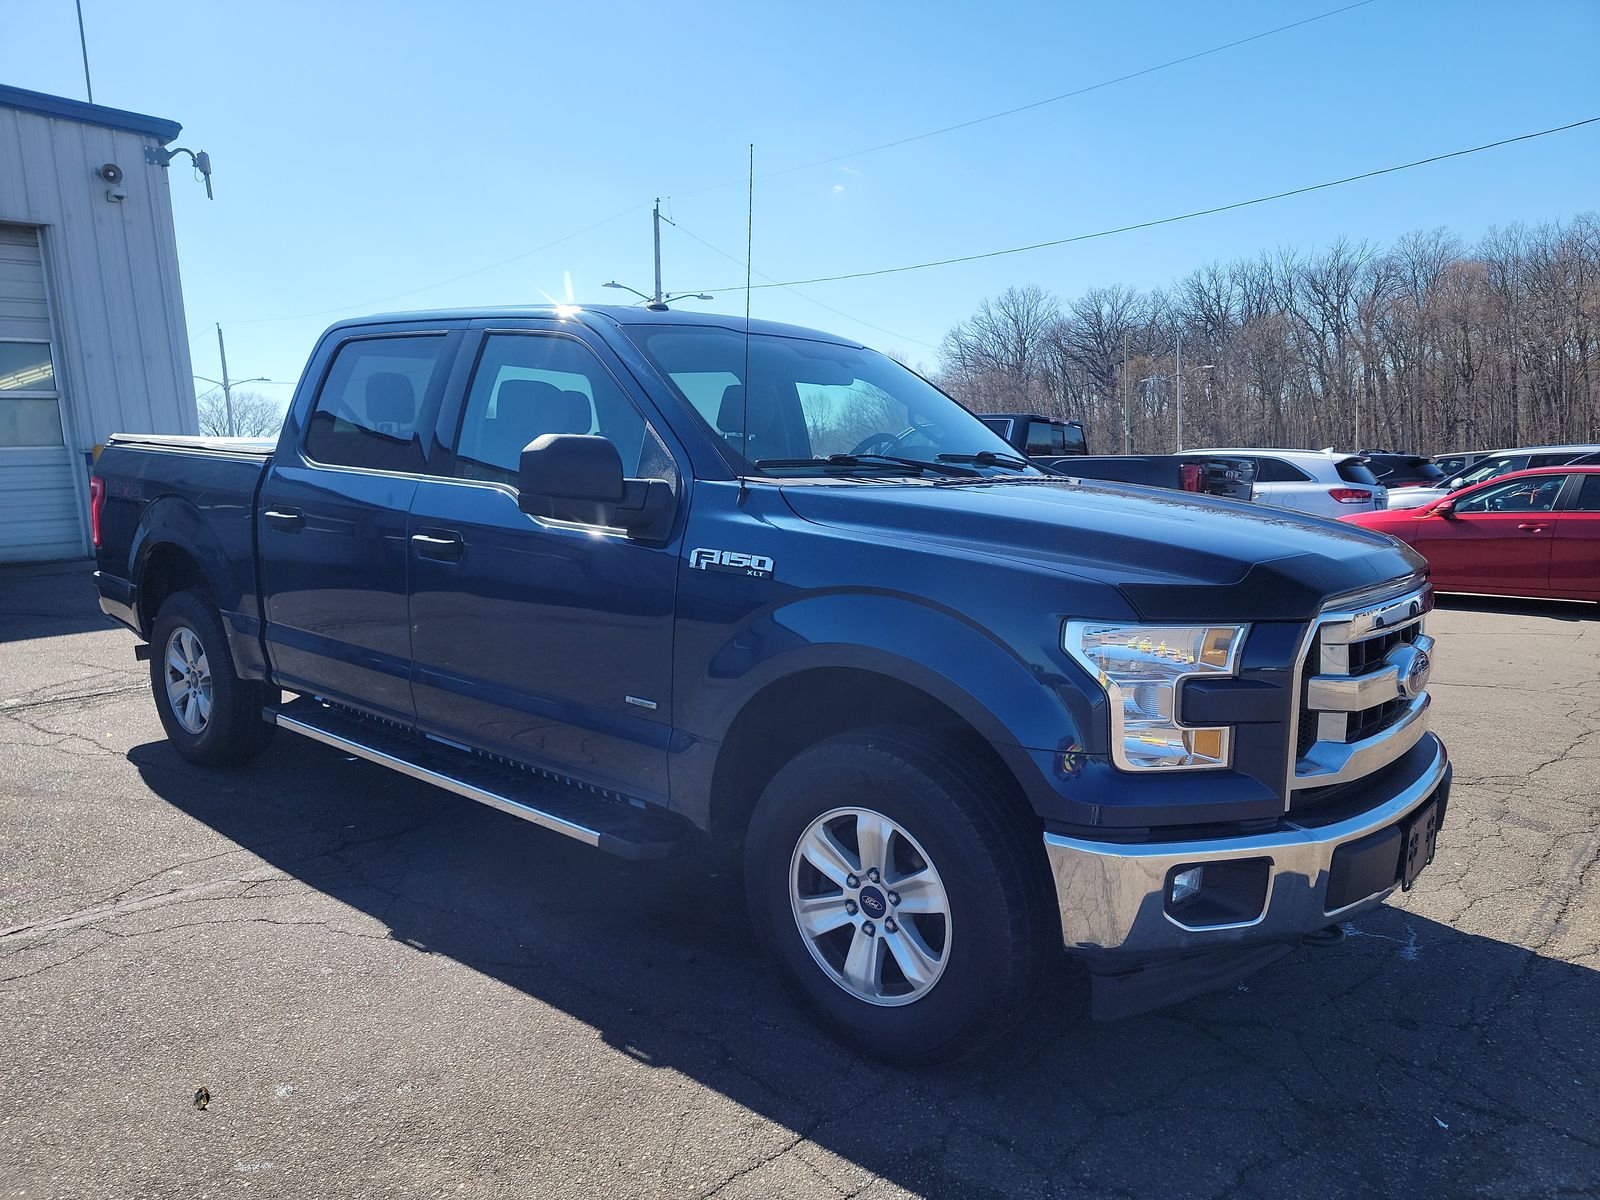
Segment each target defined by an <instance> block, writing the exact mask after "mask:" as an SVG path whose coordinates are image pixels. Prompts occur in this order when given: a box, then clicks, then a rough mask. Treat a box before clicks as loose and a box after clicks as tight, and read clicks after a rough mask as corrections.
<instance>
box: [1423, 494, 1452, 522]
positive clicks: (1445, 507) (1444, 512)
mask: <svg viewBox="0 0 1600 1200" xmlns="http://www.w3.org/2000/svg"><path fill="white" fill-rule="evenodd" d="M1428 511H1429V512H1431V513H1432V514H1433V515H1434V516H1436V517H1443V518H1444V519H1445V520H1447V521H1454V520H1455V519H1456V502H1455V501H1454V500H1451V499H1450V498H1449V497H1446V498H1445V499H1443V500H1441V501H1439V503H1437V504H1435V505H1434V506H1433V507H1432V508H1431V509H1429V510H1428Z"/></svg>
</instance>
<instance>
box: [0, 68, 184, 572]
mask: <svg viewBox="0 0 1600 1200" xmlns="http://www.w3.org/2000/svg"><path fill="white" fill-rule="evenodd" d="M37 99H45V100H48V99H49V98H37ZM29 103H32V100H30V101H29ZM81 107H82V108H83V109H85V110H87V109H88V106H81ZM100 111H101V112H102V113H103V112H104V111H106V110H100ZM96 115H99V114H97V113H94V112H92V111H89V112H86V115H85V119H76V118H75V117H74V116H71V115H49V114H47V113H46V112H37V111H32V110H31V109H30V108H29V107H27V106H26V104H25V105H24V106H23V107H11V106H9V105H8V104H7V103H6V102H5V97H3V96H0V226H4V227H6V228H7V229H8V231H9V232H10V233H11V234H13V235H16V234H18V233H22V234H26V233H27V232H28V231H32V232H33V233H35V234H36V235H37V238H38V245H39V248H40V252H41V255H42V259H43V266H44V284H45V294H46V299H47V300H48V302H49V326H50V330H49V336H50V338H51V340H52V343H53V357H54V361H55V375H56V386H57V388H58V390H59V392H60V396H61V415H62V431H63V435H64V439H65V442H66V445H65V458H66V459H67V461H68V462H69V463H70V468H68V467H67V466H66V465H65V464H64V465H63V467H60V468H48V467H47V466H46V464H45V463H44V459H46V458H50V457H51V456H50V455H48V454H43V457H41V454H42V452H25V451H23V450H17V449H13V450H11V451H9V452H0V473H3V474H4V475H5V476H6V477H5V478H0V508H3V509H6V510H8V511H5V512H0V520H7V521H11V522H14V523H21V522H26V521H28V520H29V514H30V513H35V514H39V513H42V512H43V511H44V509H43V508H41V505H44V502H45V500H46V499H47V498H48V496H49V495H50V494H52V493H53V494H55V495H57V496H60V495H62V494H63V493H62V491H61V489H62V488H65V487H68V486H70V488H71V489H72V492H73V494H74V496H75V498H76V507H77V510H78V517H79V524H80V526H81V529H82V541H81V545H79V546H73V545H70V544H69V543H68V542H66V541H64V540H63V539H62V538H61V537H60V536H59V533H57V534H52V535H51V536H49V537H46V536H45V534H46V532H47V531H46V530H45V528H44V524H45V523H44V522H43V518H42V517H40V518H39V520H40V527H39V529H37V530H35V531H34V532H33V533H32V534H28V533H27V532H26V531H20V530H19V531H18V532H19V537H18V538H13V539H9V541H11V542H13V543H16V544H14V545H9V546H8V545H6V544H4V542H3V541H0V562H3V561H7V560H11V561H15V560H17V559H18V558H29V557H33V558H38V557H60V556H61V555H62V554H63V553H66V554H69V555H70V554H79V553H81V554H87V553H89V552H90V551H91V546H90V543H89V536H88V526H89V518H88V512H89V493H88V477H87V468H86V466H85V465H84V454H85V452H87V451H90V450H92V449H93V448H94V447H96V446H98V445H101V444H103V443H104V442H105V440H106V439H107V437H109V436H110V435H111V434H112V433H191V434H192V433H197V432H199V420H198V416H197V413H196V406H195V392H194V380H193V377H192V374H191V372H192V370H193V368H192V366H191V364H190V360H189V340H188V332H187V329H186V326H185V321H184V312H183V291H182V285H181V283H180V281H179V276H178V249H177V243H176V236H175V233H174V230H173V219H172V199H171V193H170V191H169V188H168V171H167V168H164V167H162V166H160V165H158V164H154V163H147V162H146V161H145V150H146V148H147V147H152V148H159V147H161V145H162V141H161V139H160V138H159V137H158V136H156V135H155V134H153V133H141V132H131V131H128V130H125V129H118V128H113V127H109V126H106V125H100V124H96V123H94V120H93V118H94V116H96ZM145 120H149V119H145ZM156 124H157V125H158V126H159V125H161V124H162V123H160V122H156ZM170 128H171V129H173V130H175V129H176V128H177V127H176V126H171V127H170ZM184 161H185V160H183V159H180V160H179V162H180V163H182V162H184ZM103 163H115V164H117V165H118V166H119V167H121V168H122V172H123V178H122V180H121V182H120V183H119V184H118V185H117V187H116V190H117V191H120V192H122V193H125V196H124V198H123V199H121V200H111V199H109V198H108V196H107V192H108V191H109V190H110V188H111V185H109V184H107V183H106V182H105V180H103V179H101V178H100V177H99V175H98V174H96V172H97V170H98V168H99V167H100V166H101V165H102V164H103ZM181 169H185V170H186V168H181ZM11 336H31V334H29V333H27V332H26V331H24V332H22V333H18V332H17V331H15V330H13V331H12V332H11ZM36 460H37V461H36ZM41 471H43V472H44V473H45V474H46V475H48V476H49V479H48V480H42V477H40V476H39V472H41ZM30 481H36V482H30ZM47 507H48V506H47ZM54 507H55V508H58V507H59V505H58V504H55V505H54ZM57 524H59V521H58V522H57ZM30 538H31V541H30ZM30 545H31V546H32V549H31V550H29V549H28V547H29V546H30Z"/></svg>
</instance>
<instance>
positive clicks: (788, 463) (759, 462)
mask: <svg viewBox="0 0 1600 1200" xmlns="http://www.w3.org/2000/svg"><path fill="white" fill-rule="evenodd" d="M755 465H756V466H758V467H778V468H780V469H781V468H785V467H815V468H818V469H819V470H826V469H828V468H830V467H844V468H847V469H848V468H853V467H867V468H869V469H873V468H875V469H878V470H883V469H885V468H887V467H909V468H911V469H912V470H913V471H915V472H917V474H919V475H920V474H922V472H924V471H937V472H938V473H939V474H941V475H961V476H968V475H977V472H976V471H972V470H968V469H967V468H965V467H956V466H952V465H950V464H948V463H942V462H927V461H925V460H923V459H920V458H898V457H896V456H895V455H893V454H830V455H828V457H827V458H758V459H756V461H755Z"/></svg>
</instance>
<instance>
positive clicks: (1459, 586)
mask: <svg viewBox="0 0 1600 1200" xmlns="http://www.w3.org/2000/svg"><path fill="white" fill-rule="evenodd" d="M1565 479H1566V476H1564V475H1533V476H1526V477H1523V478H1520V479H1504V480H1498V481H1495V482H1492V483H1486V484H1483V485H1481V486H1479V487H1476V488H1473V489H1471V490H1470V491H1467V492H1463V493H1462V494H1461V495H1459V496H1458V497H1457V498H1456V503H1455V513H1454V515H1453V516H1452V517H1443V516H1427V517H1421V518H1419V519H1418V523H1417V528H1416V531H1415V533H1414V535H1413V537H1412V538H1411V541H1412V544H1413V545H1414V546H1416V548H1417V549H1418V550H1420V551H1422V553H1423V555H1424V556H1425V557H1426V558H1427V560H1428V564H1429V566H1430V567H1431V568H1432V570H1433V581H1434V586H1435V587H1438V588H1441V589H1443V590H1445V591H1461V592H1497V593H1503V594H1507V595H1513V596H1537V595H1541V594H1543V593H1544V592H1546V591H1548V589H1549V587H1550V555H1551V545H1552V542H1553V539H1554V535H1555V524H1556V523H1555V516H1554V511H1555V506H1556V499H1557V497H1558V496H1559V495H1560V494H1561V487H1562V484H1563V482H1564V481H1565Z"/></svg>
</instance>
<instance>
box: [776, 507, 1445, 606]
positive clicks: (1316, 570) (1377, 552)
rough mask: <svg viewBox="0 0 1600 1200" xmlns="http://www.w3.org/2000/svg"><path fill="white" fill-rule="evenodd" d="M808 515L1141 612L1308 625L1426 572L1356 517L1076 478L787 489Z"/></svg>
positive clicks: (1411, 553)
mask: <svg viewBox="0 0 1600 1200" xmlns="http://www.w3.org/2000/svg"><path fill="white" fill-rule="evenodd" d="M783 494H784V498H785V499H786V500H787V502H788V504H789V506H790V508H792V509H793V510H794V512H795V514H796V515H797V516H799V517H801V518H802V519H804V520H807V521H811V522H813V523H816V524H820V525H827V526H830V527H832V528H835V529H839V530H848V531H852V532H855V533H859V534H860V536H862V537H863V538H871V539H875V540H883V541H890V540H893V541H896V542H902V543H906V542H917V543H922V544H925V545H930V546H932V545H937V546H940V547H944V548H946V549H948V550H950V551H952V552H954V553H955V554H956V555H959V554H960V553H961V552H962V551H967V552H969V553H971V554H972V556H973V557H974V558H979V559H988V560H991V562H992V560H993V559H995V558H997V557H998V558H1001V559H1010V560H1013V561H1015V562H1018V563H1028V564H1032V565H1042V566H1045V567H1047V568H1050V569H1055V570H1059V571H1061V572H1062V573H1063V574H1067V575H1072V576H1076V577H1079V578H1084V579H1091V580H1094V581H1095V582H1097V583H1103V584H1107V585H1109V586H1111V587H1114V588H1115V589H1116V590H1117V591H1118V592H1120V593H1121V594H1122V596H1123V597H1124V598H1125V599H1126V600H1127V602H1128V604H1129V605H1130V606H1131V607H1132V608H1133V609H1134V611H1135V612H1136V613H1138V615H1139V616H1140V618H1141V619H1143V620H1150V621H1174V620H1183V621H1198V620H1204V621H1290V620H1293V621H1301V620H1307V619H1309V618H1311V617H1313V616H1315V615H1316V613H1317V611H1318V609H1320V608H1321V607H1322V605H1323V604H1324V603H1325V602H1326V601H1327V600H1328V599H1329V598H1330V597H1332V596H1336V595H1340V594H1342V593H1346V592H1352V591H1356V590H1359V589H1362V588H1368V587H1372V586H1374V585H1377V584H1382V583H1387V582H1389V581H1390V580H1394V579H1398V578H1402V577H1404V576H1409V575H1411V574H1414V573H1416V572H1419V571H1423V570H1425V569H1426V564H1425V563H1424V561H1423V559H1422V558H1420V557H1419V556H1418V555H1417V554H1416V553H1415V552H1414V551H1412V550H1410V549H1409V548H1408V547H1406V546H1403V545H1402V544H1400V543H1399V542H1397V541H1395V540H1394V539H1393V538H1390V537H1387V536H1386V535H1383V534H1379V533H1373V532H1372V531H1370V530H1365V529H1361V528H1360V527H1358V526H1353V525H1345V524H1342V523H1340V522H1337V521H1325V520H1321V519H1318V518H1314V517H1305V516H1301V515H1300V514H1297V513H1292V512H1289V511H1287V510H1284V509H1278V508H1272V507H1268V506H1265V505H1259V504H1246V503H1236V502H1233V501H1227V500H1215V499H1212V498H1209V497H1203V496H1197V495H1194V494H1192V493H1188V492H1178V491H1167V490H1163V489H1158V488H1144V487H1133V486H1126V485H1118V484H1101V483H1092V482H1087V481H1085V482H1078V481H1074V480H1067V479H1061V480H1027V481H1024V480H1012V481H1004V480H995V481H994V482H984V483H974V484H957V485H936V484H931V483H918V484H907V483H901V484H879V483H866V482H860V483H848V484H845V483H841V484H836V485H811V484H802V485H790V486H785V487H784V488H783Z"/></svg>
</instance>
